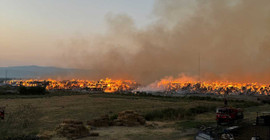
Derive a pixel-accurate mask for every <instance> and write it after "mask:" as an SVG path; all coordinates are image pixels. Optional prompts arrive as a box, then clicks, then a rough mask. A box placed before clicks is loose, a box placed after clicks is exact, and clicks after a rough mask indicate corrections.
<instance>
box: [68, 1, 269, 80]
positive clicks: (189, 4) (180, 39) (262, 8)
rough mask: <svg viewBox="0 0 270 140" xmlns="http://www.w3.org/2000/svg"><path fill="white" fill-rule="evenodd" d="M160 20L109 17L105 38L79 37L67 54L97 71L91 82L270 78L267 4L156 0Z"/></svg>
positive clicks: (78, 64)
mask: <svg viewBox="0 0 270 140" xmlns="http://www.w3.org/2000/svg"><path fill="white" fill-rule="evenodd" d="M153 13H154V15H155V17H156V18H157V20H156V21H155V22H153V23H152V24H150V25H148V26H147V27H145V28H138V27H136V26H135V24H134V21H133V20H132V19H131V18H130V17H129V16H127V15H123V14H122V15H108V16H107V17H106V20H107V24H108V30H107V32H106V33H105V34H102V35H93V36H91V37H81V38H80V37H78V38H77V39H73V40H72V41H71V43H70V44H69V45H68V47H69V50H68V51H67V52H66V53H65V54H64V58H66V59H67V61H68V62H69V64H70V65H71V66H72V67H78V68H85V69H92V70H95V72H94V73H92V74H90V75H89V77H90V78H104V77H112V78H118V79H119V78H122V79H134V80H137V81H138V82H140V83H143V84H147V83H150V82H153V81H155V80H158V79H161V78H163V77H165V76H174V77H177V76H178V75H179V74H182V73H184V74H186V75H190V76H197V77H198V75H199V56H200V70H201V71H200V73H201V80H231V81H248V82H251V81H252V82H254V81H257V82H268V83H269V80H270V73H269V70H270V56H269V55H270V1H269V0H258V1H255V0H198V1H197V0H166V1H164V0H157V1H156V4H155V7H154V11H153Z"/></svg>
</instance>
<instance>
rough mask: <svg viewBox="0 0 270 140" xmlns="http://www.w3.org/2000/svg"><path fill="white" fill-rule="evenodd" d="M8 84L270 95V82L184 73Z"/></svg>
mask: <svg viewBox="0 0 270 140" xmlns="http://www.w3.org/2000/svg"><path fill="white" fill-rule="evenodd" d="M8 84H10V85H14V86H21V85H22V86H26V87H34V86H46V89H47V90H76V89H78V90H84V89H85V90H90V91H103V92H107V93H113V92H121V91H134V92H138V91H140V92H165V93H204V94H206V93H210V94H237V95H241V94H243V95H256V94H261V95H270V85H269V84H259V83H236V82H224V81H215V82H206V81H204V82H201V81H198V80H196V79H195V78H191V77H186V76H182V77H181V78H178V79H173V78H165V79H162V80H160V81H157V82H155V83H152V84H150V85H148V86H145V87H138V84H137V83H136V82H134V81H131V80H112V79H108V78H106V79H105V80H103V79H101V80H98V81H91V80H62V81H60V80H53V79H48V80H32V79H31V80H11V81H8Z"/></svg>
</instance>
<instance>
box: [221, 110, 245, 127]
mask: <svg viewBox="0 0 270 140" xmlns="http://www.w3.org/2000/svg"><path fill="white" fill-rule="evenodd" d="M243 118H244V114H243V110H242V109H241V108H233V107H227V106H224V107H219V108H217V110H216V121H217V124H218V125H220V124H224V123H225V124H228V123H234V122H236V121H238V120H242V119H243Z"/></svg>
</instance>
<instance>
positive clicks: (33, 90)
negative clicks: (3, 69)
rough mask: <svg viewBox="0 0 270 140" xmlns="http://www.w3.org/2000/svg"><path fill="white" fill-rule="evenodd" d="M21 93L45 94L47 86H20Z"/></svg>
mask: <svg viewBox="0 0 270 140" xmlns="http://www.w3.org/2000/svg"><path fill="white" fill-rule="evenodd" d="M19 93H20V94H21V95H44V94H45V93H46V88H45V87H42V86H36V87H25V86H20V88H19Z"/></svg>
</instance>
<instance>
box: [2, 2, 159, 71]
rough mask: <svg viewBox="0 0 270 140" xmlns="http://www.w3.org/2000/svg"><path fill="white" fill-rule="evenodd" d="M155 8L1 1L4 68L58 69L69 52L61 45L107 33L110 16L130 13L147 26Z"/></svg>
mask: <svg viewBox="0 0 270 140" xmlns="http://www.w3.org/2000/svg"><path fill="white" fill-rule="evenodd" d="M153 5H154V0H136V1H131V0H113V1H112V0H0V50H1V51H0V67H1V66H17V65H43V66H52V65H53V66H55V65H56V66H57V65H58V64H59V63H60V62H59V63H57V59H58V55H61V52H62V51H64V49H65V48H63V46H61V45H59V44H61V42H66V41H67V40H70V39H72V38H74V37H78V36H88V35H91V34H96V33H98V34H102V33H104V32H105V31H106V28H107V26H106V19H105V18H106V16H108V15H115V14H126V15H128V16H130V17H131V18H132V19H134V22H135V24H136V26H137V27H143V26H145V25H147V24H149V23H150V22H151V21H152V20H153V16H152V10H153ZM63 67H64V65H63Z"/></svg>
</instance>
